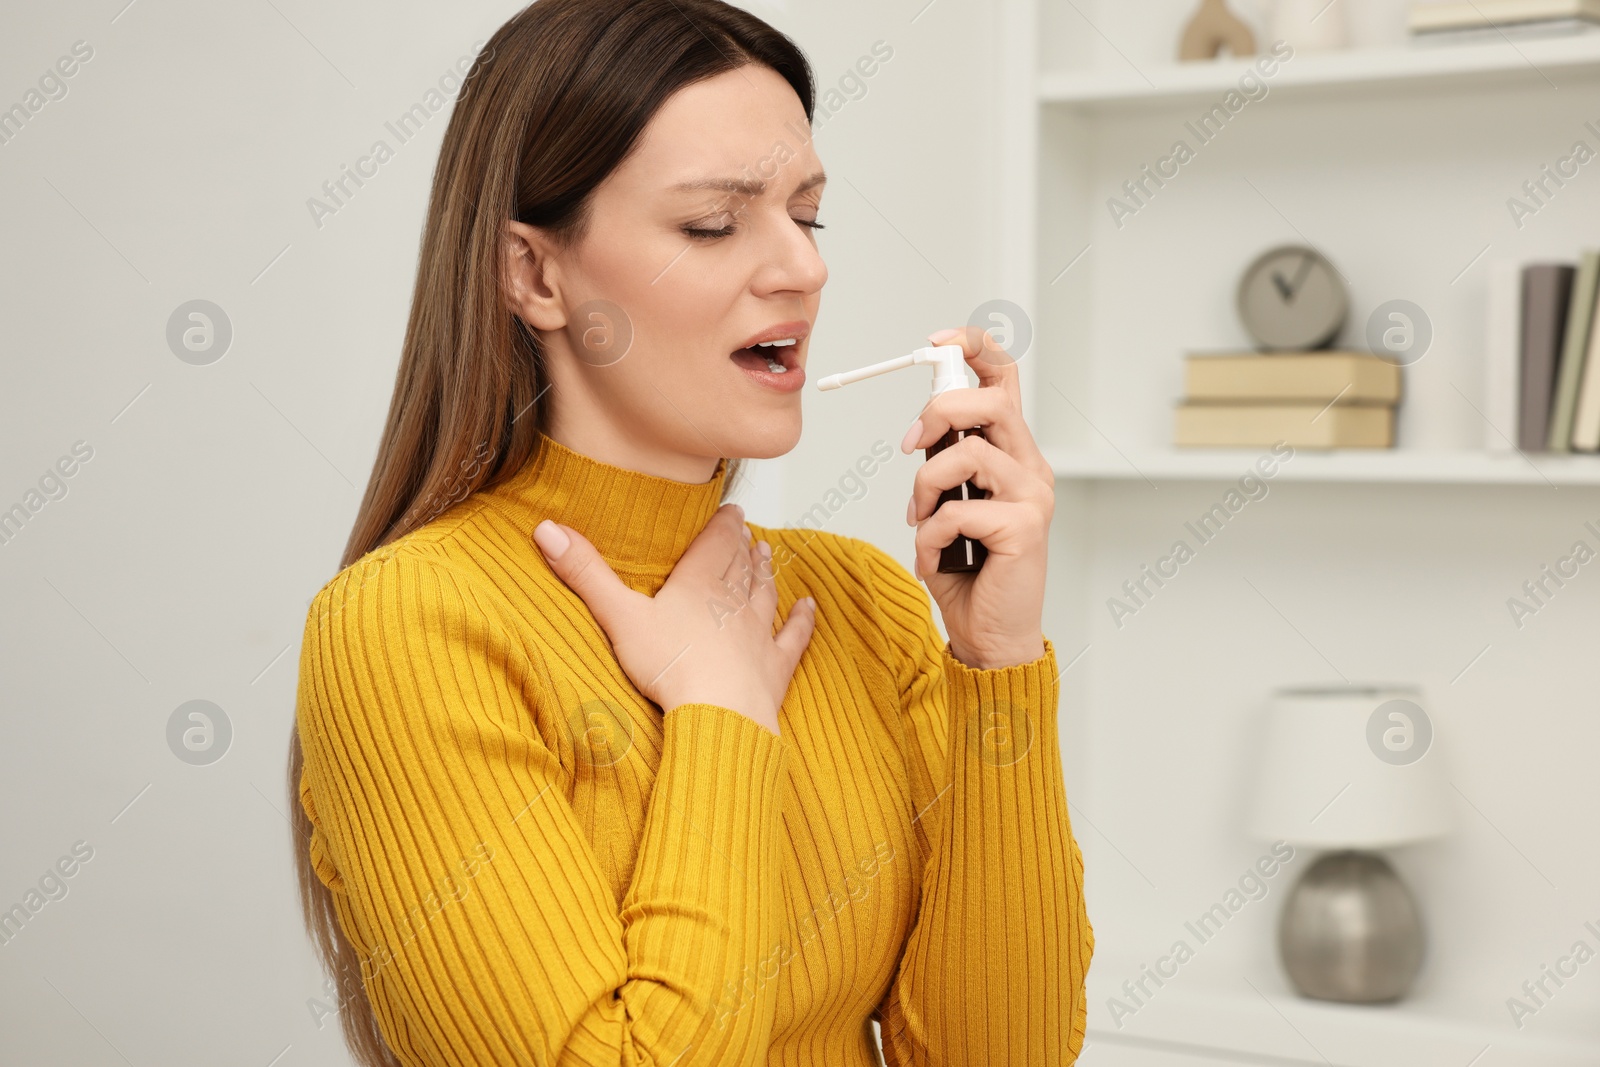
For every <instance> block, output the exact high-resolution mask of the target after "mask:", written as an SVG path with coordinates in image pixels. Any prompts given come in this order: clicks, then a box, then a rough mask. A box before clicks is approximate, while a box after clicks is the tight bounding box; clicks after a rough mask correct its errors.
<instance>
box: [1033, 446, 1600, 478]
mask: <svg viewBox="0 0 1600 1067" xmlns="http://www.w3.org/2000/svg"><path fill="white" fill-rule="evenodd" d="M1042 450H1043V452H1044V454H1045V458H1046V459H1048V460H1049V461H1050V466H1051V467H1052V468H1053V469H1054V470H1055V472H1056V477H1057V478H1065V479H1081V480H1086V481H1144V480H1146V479H1148V480H1150V481H1152V482H1156V483H1160V482H1162V481H1217V482H1222V481H1228V482H1231V481H1235V480H1237V479H1238V478H1239V477H1241V476H1242V475H1243V474H1244V473H1245V472H1246V471H1250V470H1253V469H1254V464H1255V462H1256V460H1257V459H1259V458H1261V457H1262V456H1263V455H1268V454H1270V449H1265V448H1239V449H1233V448H1226V449H1225V448H1205V449H1193V450H1187V451H1174V450H1167V451H1160V452H1133V453H1129V454H1127V455H1123V454H1121V453H1117V452H1089V451H1082V450H1076V449H1059V448H1043V449H1042ZM1273 480H1274V481H1294V482H1365V483H1395V484H1412V485H1449V484H1466V485H1535V486H1582V485H1592V486H1600V456H1589V455H1584V456H1572V455H1566V456H1563V455H1552V454H1548V453H1533V454H1530V455H1527V456H1523V455H1520V454H1518V453H1515V452H1512V453H1508V454H1504V455H1499V454H1489V453H1485V452H1410V451H1406V450H1404V449H1398V450H1395V449H1372V450H1361V449H1345V450H1335V451H1331V452H1313V451H1310V450H1308V449H1298V450H1296V452H1295V454H1294V456H1293V457H1292V458H1291V459H1289V460H1287V461H1284V462H1280V463H1279V464H1278V468H1277V471H1276V473H1275V474H1274V475H1273Z"/></svg>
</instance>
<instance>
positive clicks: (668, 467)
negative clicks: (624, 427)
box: [545, 419, 721, 483]
mask: <svg viewBox="0 0 1600 1067" xmlns="http://www.w3.org/2000/svg"><path fill="white" fill-rule="evenodd" d="M608 428H609V427H607V426H604V425H602V420H600V419H591V420H588V421H586V422H583V423H580V424H578V425H573V424H571V423H561V422H552V425H551V427H550V429H549V430H547V431H545V433H546V435H547V436H549V437H550V438H551V439H552V440H554V441H557V442H559V443H560V444H562V445H563V446H565V447H566V448H568V449H570V450H571V451H573V452H579V453H582V454H583V455H585V456H588V457H589V458H591V459H596V460H599V461H600V462H602V463H607V464H610V465H611V466H614V467H621V468H624V469H626V470H630V471H637V472H638V473H640V474H648V475H651V476H653V477H656V478H667V479H670V480H672V481H675V482H696V483H698V482H707V481H710V480H711V478H712V477H713V476H714V475H715V474H716V472H717V469H718V464H719V463H720V462H721V461H720V460H719V459H717V458H716V457H714V456H691V455H687V454H685V453H682V452H674V451H672V450H671V449H666V448H660V447H657V446H655V445H649V444H643V443H640V442H638V441H635V440H632V439H630V438H627V437H622V436H619V435H617V434H613V433H608V432H606V431H607V429H608Z"/></svg>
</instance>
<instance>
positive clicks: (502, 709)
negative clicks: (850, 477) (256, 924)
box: [297, 434, 1094, 1067]
mask: <svg viewBox="0 0 1600 1067" xmlns="http://www.w3.org/2000/svg"><path fill="white" fill-rule="evenodd" d="M725 473H726V463H725V462H724V463H722V464H719V465H718V469H717V473H716V475H715V476H714V477H713V478H712V479H711V480H710V481H708V482H705V483H703V484H694V483H687V482H677V481H672V480H669V479H664V478H658V477H654V476H650V475H646V474H641V473H639V472H636V471H629V470H624V469H621V468H618V467H613V466H610V465H608V464H604V463H601V462H599V461H598V460H595V459H592V458H590V457H588V456H585V455H583V454H581V453H578V452H575V451H573V450H571V449H568V448H566V447H565V446H563V445H561V444H559V443H558V442H556V441H555V440H553V439H552V438H550V437H548V436H545V435H543V434H540V437H539V446H538V449H537V451H536V452H535V454H534V456H533V457H532V459H531V460H530V461H529V462H528V463H527V464H526V465H525V466H524V467H523V468H522V469H521V470H520V471H518V472H517V473H516V474H515V475H514V476H512V477H511V478H510V479H509V480H508V481H505V482H503V483H501V484H500V485H498V486H496V487H494V488H491V489H488V490H483V491H480V492H477V493H474V494H473V495H472V496H470V497H468V498H467V499H466V500H464V501H462V502H461V503H459V504H457V505H456V506H454V507H453V508H451V509H450V510H449V511H448V512H446V513H445V514H444V515H442V516H440V517H439V518H437V519H435V520H434V521H432V522H430V523H428V524H427V525H426V526H424V527H423V528H421V529H419V530H417V531H415V532H413V533H411V534H409V535H407V536H405V537H402V538H400V539H398V540H396V541H394V542H392V543H390V544H388V545H386V546H384V547H382V548H380V549H377V550H375V551H373V552H372V553H370V554H368V555H367V556H365V557H364V558H362V559H361V560H359V561H357V562H356V563H354V564H352V565H351V566H349V567H347V568H345V569H344V570H343V571H341V572H340V573H339V574H338V575H337V576H336V577H335V578H334V579H333V580H331V581H330V582H329V583H328V584H327V585H326V586H325V587H323V589H322V590H321V591H320V592H319V593H318V594H317V596H316V597H315V599H314V600H313V602H312V604H311V608H310V612H309V614H308V616H307V619H306V628H305V634H304V639H303V644H302V647H301V655H300V680H299V693H298V698H299V712H298V717H297V728H298V730H299V734H300V738H301V743H302V745H303V748H304V752H305V770H304V773H303V775H302V778H301V782H300V800H301V804H302V806H303V807H304V809H305V811H306V813H307V815H309V816H310V818H311V820H312V824H313V827H314V832H313V835H312V838H311V845H310V853H311V859H312V862H313V864H314V866H315V868H316V871H317V874H318V877H319V878H320V879H321V880H322V881H323V883H324V884H326V885H328V886H329V887H330V888H331V890H332V892H333V894H334V901H335V907H336V910H337V913H338V917H339V921H340V923H341V924H342V926H343V928H344V930H345V932H346V934H347V935H348V936H349V937H350V939H351V941H352V942H353V943H354V945H355V946H356V948H357V949H358V950H359V952H360V953H361V956H362V959H363V960H364V961H365V965H364V966H363V978H364V980H365V985H366V988H367V991H368V995H369V997H370V999H371V1001H372V1004H373V1007H374V1010H375V1011H376V1013H377V1016H378V1020H379V1025H380V1026H381V1028H382V1030H383V1033H384V1035H385V1037H386V1039H387V1040H388V1043H389V1045H390V1047H391V1048H393V1049H394V1051H395V1053H396V1054H397V1056H398V1057H399V1059H400V1060H401V1061H402V1062H403V1063H405V1064H408V1065H428V1067H443V1065H447V1064H448V1065H462V1064H473V1065H479V1064H483V1065H487V1064H495V1065H510V1064H607V1065H617V1064H624V1065H645V1064H650V1065H655V1067H669V1065H670V1067H690V1065H698V1064H793V1065H818V1067H821V1065H824V1064H826V1065H829V1067H855V1065H864V1064H876V1063H878V1062H880V1061H879V1060H878V1057H877V1053H876V1050H875V1048H874V1044H873V1039H872V1034H871V1029H870V1026H869V1020H871V1019H879V1020H880V1021H881V1024H882V1043H883V1050H884V1054H885V1058H886V1060H887V1062H888V1063H889V1064H890V1065H897V1064H971V1065H973V1067H1002V1065H1007V1064H1017V1065H1020V1064H1037V1065H1048V1067H1061V1065H1064V1064H1070V1063H1072V1062H1073V1060H1074V1059H1075V1058H1076V1056H1077V1053H1078V1050H1079V1049H1080V1047H1081V1046H1082V1043H1083V1027H1084V1019H1085V1004H1084V975H1085V972H1086V970H1087V968H1088V966H1089V959H1090V955H1091V953H1092V951H1093V948H1094V932H1093V929H1092V928H1091V927H1090V924H1089V920H1088V916H1087V914H1086V913H1085V910H1084V900H1083V862H1082V857H1081V854H1080V852H1079V850H1078V846H1077V842H1076V841H1075V840H1074V839H1073V836H1072V831H1071V827H1070V826H1069V824H1068V818H1067V803H1066V794H1065V789H1064V786H1063V782H1062V775H1061V763H1060V751H1059V748H1058V742H1057V731H1056V700H1057V694H1058V684H1057V672H1058V669H1059V668H1058V667H1057V664H1056V656H1055V649H1054V647H1053V645H1052V644H1051V643H1050V642H1049V640H1048V639H1046V641H1045V653H1044V655H1043V656H1042V657H1040V658H1039V659H1038V660H1035V661H1034V662H1032V663H1026V664H1021V665H1018V666H1013V667H1006V668H999V669H994V670H974V669H971V668H969V667H967V666H966V665H964V664H962V663H961V662H960V661H958V660H956V659H955V658H954V657H953V656H951V655H950V652H949V646H948V644H947V643H945V642H944V641H943V639H942V638H941V637H940V636H939V632H938V630H937V629H936V628H935V626H934V623H933V618H932V615H931V613H930V606H929V601H928V596H927V593H926V591H925V590H924V588H923V587H922V585H921V584H920V583H919V582H918V581H917V580H916V579H915V578H914V577H913V576H912V575H911V574H910V573H909V572H908V571H907V570H906V569H905V568H904V567H902V566H901V565H900V564H899V563H897V562H896V561H895V560H894V559H893V558H891V557H890V556H889V555H887V554H886V553H884V552H883V551H882V550H880V549H878V548H876V547H874V546H872V545H870V544H868V543H866V542H864V541H861V540H858V539H855V538H849V537H843V536H839V535H835V534H829V533H822V532H819V531H815V530H811V529H805V528H797V529H768V528H764V527H760V526H755V525H754V524H752V529H753V530H754V532H755V534H756V536H757V537H758V538H763V539H765V540H767V541H768V542H769V543H770V544H771V545H772V547H773V550H774V563H775V564H776V565H777V573H776V583H777V591H778V610H779V618H780V619H782V618H787V616H788V612H789V609H790V607H791V605H792V604H793V603H794V602H795V601H796V600H798V599H799V598H800V597H802V596H805V595H807V594H809V595H811V596H814V597H816V599H817V608H818V610H817V623H816V632H815V634H814V635H813V637H812V639H811V643H810V645H809V647H808V648H807V649H806V652H805V654H804V656H803V657H802V658H801V660H800V665H799V668H798V670H797V671H796V672H795V675H794V680H793V682H792V684H791V685H790V687H789V691H788V694H787V696H786V697H785V699H784V701H783V704H782V707H781V709H780V712H779V721H780V725H781V729H782V733H781V735H780V734H773V733H772V732H770V731H769V730H767V729H765V728H764V727H762V726H759V725H757V724H756V723H754V722H752V721H750V720H749V719H747V718H745V717H744V716H743V715H740V714H739V713H737V712H735V711H733V710H731V709H728V708H723V707H719V706H716V705H713V704H684V705H680V706H678V707H676V708H672V709H668V710H667V711H666V712H665V714H663V709H661V708H659V707H657V706H656V705H655V704H653V703H651V702H650V701H649V700H647V699H645V698H644V697H643V696H642V695H640V693H639V692H638V691H637V690H636V689H635V688H634V686H633V685H632V684H631V683H630V681H629V680H628V678H627V676H626V674H625V673H624V672H623V671H622V669H621V667H620V666H619V665H618V663H617V661H616V658H615V657H614V655H613V654H612V652H611V649H610V645H609V643H608V641H607V639H606V636H605V634H604V632H603V631H602V630H601V628H600V626H599V624H598V623H597V622H596V621H595V619H594V617H593V616H592V615H591V614H590V612H589V610H588V608H587V607H586V606H585V605H584V603H583V601H582V600H581V599H580V598H579V597H578V596H577V595H576V594H574V593H573V592H571V591H570V590H569V589H568V588H567V587H566V585H565V584H564V583H563V582H562V581H561V580H560V579H559V578H557V577H556V576H555V575H554V574H553V573H552V572H551V571H550V569H549V567H548V566H547V565H546V563H545V561H544V558H543V557H542V555H541V554H540V552H539V550H538V548H537V546H536V545H535V544H534V543H533V541H532V539H531V533H532V531H533V527H534V525H535V524H536V523H537V522H538V521H539V520H540V519H542V518H545V517H549V518H553V519H555V520H556V521H558V522H562V523H565V524H567V525H569V526H571V527H573V528H575V529H577V530H579V531H581V532H582V533H583V534H584V535H585V536H586V537H588V538H589V540H590V541H592V542H593V543H594V544H595V545H596V547H597V548H598V549H599V550H600V552H601V553H602V554H603V555H604V556H605V557H606V558H607V560H608V561H609V562H610V564H611V566H612V567H613V569H614V570H615V571H616V572H617V573H618V575H619V576H620V577H621V578H622V580H623V581H624V582H626V583H627V584H628V585H629V586H630V587H631V588H634V589H637V590H639V591H641V592H644V593H648V594H652V595H653V594H654V593H656V592H657V591H658V590H659V589H660V588H661V586H662V584H663V583H664V582H665V580H666V578H667V576H668V575H669V573H670V572H671V570H672V566H673V564H674V563H675V562H676V561H677V559H678V558H679V557H680V556H681V555H682V553H683V552H684V550H685V549H686V548H687V547H688V545H689V543H690V542H691V541H692V540H693V538H694V536H695V535H696V534H697V533H698V532H699V531H700V530H701V529H702V528H703V527H704V525H705V523H706V522H707V520H708V519H709V518H710V517H711V515H712V514H713V513H714V512H715V511H716V509H717V507H718V505H719V503H720V500H721V496H722V483H723V478H724V475H725Z"/></svg>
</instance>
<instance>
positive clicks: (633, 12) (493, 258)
mask: <svg viewBox="0 0 1600 1067" xmlns="http://www.w3.org/2000/svg"><path fill="white" fill-rule="evenodd" d="M747 64H759V65H762V66H766V67H770V68H772V69H773V70H774V71H776V72H777V73H778V74H779V75H781V76H782V77H783V78H784V79H785V80H787V81H788V82H789V84H790V85H792V86H793V87H794V91H795V92H796V93H797V94H798V95H799V97H800V101H801V103H802V104H803V105H804V107H805V114H806V119H807V121H808V122H809V121H810V119H811V117H812V108H813V102H814V98H813V92H814V90H813V82H812V76H811V68H810V65H809V64H808V63H807V61H806V58H805V56H804V55H803V54H802V53H801V52H800V50H799V48H798V47H796V46H795V44H794V42H793V41H791V40H790V39H789V38H788V37H786V36H784V35H783V34H782V33H779V32H778V31H777V30H775V29H773V28H772V27H771V26H769V25H767V24H766V23H765V22H763V21H761V20H760V19H759V18H756V17H755V16H754V15H751V14H749V13H747V12H744V11H741V10H739V9H738V8H736V7H733V6H731V5H729V4H726V3H722V2H721V0H538V2H537V3H533V4H530V5H529V6H528V7H526V8H524V9H522V10H521V11H520V12H518V13H517V14H516V15H514V16H513V17H512V18H511V19H510V21H508V22H507V23H506V24H505V25H503V26H501V27H500V29H499V30H497V31H496V32H495V34H494V36H493V37H491V38H490V39H489V40H488V42H487V43H486V44H485V45H484V47H483V48H482V49H481V50H480V51H479V53H478V55H477V57H476V58H475V59H474V61H473V64H472V67H471V69H470V71H469V72H468V73H467V75H466V77H465V79H464V83H463V87H462V89H461V92H460V93H459V94H458V96H457V98H456V103H455V108H454V110H453V112H452V113H451V116H450V122H449V125H448V127H447V128H446V129H445V134H444V142H443V144H442V145H441V147H440V149H439V161H438V165H437V166H436V168H435V169H434V174H433V189H432V193H431V195H430V197H429V201H428V217H427V222H426V225H425V227H424V229H423V234H422V245H421V250H420V254H419V257H418V264H417V275H416V282H415V287H414V289H413V292H412V297H411V314H410V317H409V319H408V321H407V323H406V336H405V343H404V347H403V348H402V349H401V353H400V366H399V370H398V372H397V373H396V375H395V385H394V393H393V395H392V396H391V397H390V400H389V415H388V419H387V421H386V422H385V424H384V428H383V439H382V441H381V442H380V444H379V446H378V455H377V459H376V460H375V461H374V463H373V467H372V476H371V478H370V479H369V480H368V482H367V489H366V494H365V495H364V496H363V498H362V501H361V509H360V511H359V512H358V513H357V515H356V519H355V525H354V527H353V528H352V529H351V531H350V538H349V541H348V542H347V543H346V545H345V548H344V555H343V556H342V557H341V559H340V562H339V566H340V568H341V569H343V568H345V567H348V566H350V565H351V564H352V563H354V562H356V561H357V560H359V559H360V558H361V557H363V556H365V555H366V554H367V553H368V552H371V551H372V550H374V549H376V548H379V547H381V546H383V545H385V544H388V543H389V542H390V541H393V540H394V539H396V538H398V537H401V536H404V535H405V534H407V533H410V532H411V531H413V530H415V529H417V528H419V527H421V526H423V525H425V524H426V523H427V522H429V521H430V520H431V519H433V518H435V517H437V516H438V515H439V514H441V513H442V512H443V511H445V510H446V509H447V508H449V507H450V506H451V505H453V504H455V503H457V502H459V501H460V500H462V499H464V498H465V497H466V496H468V495H470V494H471V493H473V492H475V491H477V490H479V489H483V488H487V487H489V486H492V485H494V484H496V483H498V482H500V481H503V480H504V479H506V478H508V477H510V476H511V475H512V474H513V473H515V472H516V471H517V470H518V469H519V468H520V467H521V466H522V465H523V463H524V462H526V461H527V460H528V459H529V458H530V457H531V455H532V453H533V450H534V447H535V445H536V443H537V435H536V431H537V430H542V429H545V428H546V427H547V426H548V425H549V411H550V403H549V400H548V399H546V397H545V394H544V386H543V385H542V379H543V377H544V375H543V373H542V370H541V366H540V359H541V357H542V353H541V351H540V345H539V341H538V338H537V336H536V335H535V334H534V333H533V332H532V331H531V330H530V329H529V328H528V327H527V325H526V324H525V323H523V322H522V320H521V319H519V318H517V317H516V316H515V315H514V314H512V313H511V312H510V311H509V310H508V308H507V305H506V301H505V298H504V293H505V291H506V290H505V288H504V286H503V283H502V273H503V267H504V264H503V260H502V247H503V245H502V242H503V240H504V223H505V221H506V220H507V219H517V220H519V221H521V222H525V223H527V224H529V225H532V226H538V227H541V228H543V229H544V230H545V231H546V232H547V233H548V234H549V235H550V236H551V238H552V239H553V240H554V241H555V242H556V243H557V245H558V247H561V248H570V247H573V246H574V245H576V244H577V243H579V242H580V241H581V240H582V238H583V235H584V233H585V230H586V228H587V223H588V218H589V208H590V200H591V198H590V194H591V193H593V192H594V190H595V188H596V187H597V186H598V185H599V184H600V183H601V182H602V181H604V180H605V178H606V177H607V176H608V175H609V174H610V173H611V172H612V171H613V170H615V169H616V167H617V166H618V165H620V164H621V163H622V162H623V161H624V160H625V159H626V158H627V157H628V155H629V154H630V152H631V151H632V150H633V148H634V146H635V144H636V142H637V141H638V140H639V137H640V135H641V134H642V133H643V131H644V128H645V126H646V125H647V124H648V123H649V121H650V118H651V117H652V116H653V115H654V114H655V112H656V111H657V109H658V108H660V107H661V105H662V104H663V103H664V102H665V101H666V100H667V98H668V97H669V96H671V95H672V94H673V93H674V92H676V91H677V90H678V89H681V88H683V87H684V86H686V85H689V84H691V83H693V82H697V81H700V80H702V79H705V78H710V77H714V76H716V75H718V74H722V73H724V72H727V71H730V70H735V69H737V68H739V67H741V66H745V65H747ZM740 466H741V464H740V462H739V460H738V459H737V457H730V458H729V463H728V467H727V472H726V475H725V480H724V490H723V496H724V499H725V498H726V497H727V495H728V494H729V492H730V491H731V490H732V489H733V487H734V485H735V479H736V477H737V475H738V473H739V468H740ZM303 764H304V756H303V753H302V751H301V747H300V735H299V732H298V728H296V729H295V730H292V731H291V734H290V739H289V783H288V785H289V807H290V810H291V811H292V813H293V814H292V824H293V839H294V863H295V873H296V877H297V879H298V881H299V885H300V904H301V908H302V910H303V912H304V917H305V923H306V929H307V931H308V932H309V933H310V935H311V937H312V940H313V941H314V942H315V944H316V949H317V955H318V958H319V959H320V960H321V962H322V966H323V968H324V969H325V970H326V971H327V972H328V973H329V974H330V975H331V977H332V979H333V982H334V985H335V986H336V988H337V993H338V998H339V1004H338V1010H339V1022H340V1025H341V1026H342V1027H343V1030H344V1036H345V1042H346V1043H347V1044H348V1045H349V1047H350V1051H351V1054H352V1056H353V1057H354V1058H355V1060H356V1062H357V1063H359V1064H361V1065H362V1067H399V1061H398V1060H397V1059H396V1058H395V1055H394V1053H393V1051H392V1050H390V1048H389V1047H388V1045H387V1044H386V1043H385V1041H384V1039H383V1035H382V1032H381V1031H380V1030H379V1027H378V1022H377V1017H376V1015H375V1014H374V1013H373V1010H372V1005H371V1002H370V1001H369V1000H368V998H367V994H366V989H365V987H364V986H363V984H362V981H361V960H360V958H359V952H358V950H357V949H356V948H355V946H354V945H352V944H351V942H350V940H349V939H348V937H347V936H346V935H345V932H344V930H343V928H342V927H341V925H340V923H339V920H338V915H337V913H336V912H335V910H334V901H333V894H332V892H331V890H329V889H328V887H327V886H325V885H324V884H323V883H322V881H321V879H319V878H318V877H317V875H316V872H315V870H314V869H313V867H312V863H311V858H310V853H309V850H310V842H311V821H310V819H309V818H308V817H307V815H306V813H305V811H304V809H303V808H302V807H301V805H300V773H301V768H302V766H303Z"/></svg>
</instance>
